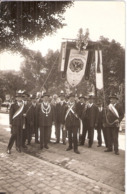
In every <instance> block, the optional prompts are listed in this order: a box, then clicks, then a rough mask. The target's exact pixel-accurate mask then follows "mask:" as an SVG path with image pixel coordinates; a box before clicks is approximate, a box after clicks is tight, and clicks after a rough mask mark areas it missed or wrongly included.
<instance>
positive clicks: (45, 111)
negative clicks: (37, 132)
mask: <svg viewBox="0 0 127 194" xmlns="http://www.w3.org/2000/svg"><path fill="white" fill-rule="evenodd" d="M41 110H42V112H43V113H44V114H46V117H48V114H49V113H50V111H51V106H50V104H48V107H47V108H45V107H44V105H43V103H42V104H41Z"/></svg>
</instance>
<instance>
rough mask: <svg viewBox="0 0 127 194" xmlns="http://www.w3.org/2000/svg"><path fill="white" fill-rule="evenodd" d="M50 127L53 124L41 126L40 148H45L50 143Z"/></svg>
mask: <svg viewBox="0 0 127 194" xmlns="http://www.w3.org/2000/svg"><path fill="white" fill-rule="evenodd" d="M50 129H51V126H41V127H40V148H43V147H45V146H47V145H48V141H49V131H50Z"/></svg>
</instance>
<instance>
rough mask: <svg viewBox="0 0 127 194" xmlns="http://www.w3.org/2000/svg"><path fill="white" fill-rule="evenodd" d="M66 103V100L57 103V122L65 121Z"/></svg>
mask: <svg viewBox="0 0 127 194" xmlns="http://www.w3.org/2000/svg"><path fill="white" fill-rule="evenodd" d="M65 107H66V103H65V102H64V103H63V105H61V104H60V103H58V104H56V123H58V124H60V123H62V121H63V119H64V118H63V117H64V113H65Z"/></svg>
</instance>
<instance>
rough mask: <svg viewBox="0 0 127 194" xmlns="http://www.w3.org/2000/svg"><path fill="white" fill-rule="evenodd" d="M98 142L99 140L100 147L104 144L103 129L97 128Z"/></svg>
mask: <svg viewBox="0 0 127 194" xmlns="http://www.w3.org/2000/svg"><path fill="white" fill-rule="evenodd" d="M97 140H98V145H101V144H102V137H101V128H100V127H98V128H97Z"/></svg>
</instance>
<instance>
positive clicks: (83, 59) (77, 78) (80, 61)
mask: <svg viewBox="0 0 127 194" xmlns="http://www.w3.org/2000/svg"><path fill="white" fill-rule="evenodd" d="M87 57H88V50H84V51H81V52H79V50H76V49H71V50H70V55H69V60H68V66H67V81H68V83H69V84H70V85H71V86H72V87H75V86H77V85H78V84H79V83H80V82H81V80H82V78H83V76H84V73H85V68H86V63H87Z"/></svg>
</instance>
